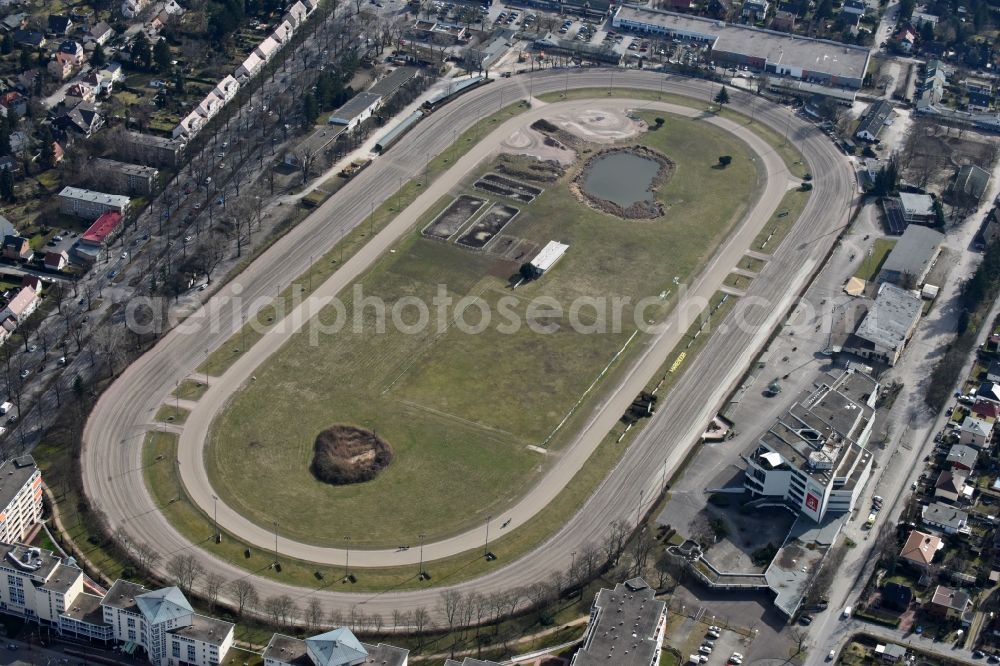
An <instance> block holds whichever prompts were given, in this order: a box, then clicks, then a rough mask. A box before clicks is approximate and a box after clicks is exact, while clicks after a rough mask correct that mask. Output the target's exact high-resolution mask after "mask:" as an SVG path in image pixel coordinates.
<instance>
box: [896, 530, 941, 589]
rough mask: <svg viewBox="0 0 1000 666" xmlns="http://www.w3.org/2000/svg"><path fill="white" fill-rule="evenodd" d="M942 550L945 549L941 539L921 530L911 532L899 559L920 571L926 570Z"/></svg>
mask: <svg viewBox="0 0 1000 666" xmlns="http://www.w3.org/2000/svg"><path fill="white" fill-rule="evenodd" d="M942 548H944V542H943V541H942V540H941V537H939V536H935V535H933V534H927V533H926V532H921V531H919V530H911V531H910V535H909V536H908V537H907V538H906V543H904V544H903V548H902V550H900V551H899V557H900V559H903V560H906V562H908V563H909V564H912V565H914V566H916V567H918V568H920V569H926V568H927V567H929V566H930V565H931V563H933V562H934V556H935V555H937V552H938V551H939V550H941V549H942ZM907 589H909V588H907Z"/></svg>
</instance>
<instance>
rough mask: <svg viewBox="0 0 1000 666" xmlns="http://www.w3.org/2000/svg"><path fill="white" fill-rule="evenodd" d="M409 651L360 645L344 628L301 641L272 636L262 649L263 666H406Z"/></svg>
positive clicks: (387, 646) (366, 644) (280, 635)
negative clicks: (376, 665) (375, 665)
mask: <svg viewBox="0 0 1000 666" xmlns="http://www.w3.org/2000/svg"><path fill="white" fill-rule="evenodd" d="M409 654H410V653H409V650H405V649H403V648H398V647H395V646H392V645H385V644H383V643H379V644H378V645H370V644H368V643H362V642H361V641H360V640H358V638H357V637H356V636H355V635H354V634H353V633H352V632H351V630H350V629H348V628H347V627H340V628H338V629H334V630H332V631H328V632H325V633H323V634H319V635H317V636H313V637H311V638H307V639H305V640H302V639H301V638H294V637H292V636H286V635H284V634H274V635H273V636H272V637H271V640H270V642H268V644H267V647H266V648H265V649H264V666H369V665H374V664H378V665H379V666H406V665H407V663H408V662H409Z"/></svg>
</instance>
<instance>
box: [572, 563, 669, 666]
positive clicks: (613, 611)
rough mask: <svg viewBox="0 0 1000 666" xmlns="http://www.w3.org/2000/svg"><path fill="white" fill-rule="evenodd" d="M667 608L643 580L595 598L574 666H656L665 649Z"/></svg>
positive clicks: (617, 586) (604, 592)
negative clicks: (664, 636) (612, 665)
mask: <svg viewBox="0 0 1000 666" xmlns="http://www.w3.org/2000/svg"><path fill="white" fill-rule="evenodd" d="M666 617H667V605H666V603H664V602H662V601H658V600H657V599H656V592H655V591H654V590H653V588H651V587H649V585H647V584H646V581H644V580H643V579H641V578H633V579H631V580H627V581H625V582H624V583H618V584H617V585H615V589H613V590H609V589H607V588H604V589H602V590H601V591H600V592H598V593H597V596H596V597H594V605H593V606H592V607H591V609H590V621H589V622H588V623H587V632H586V634H585V635H584V637H583V646H582V647H581V648H580V649H579V650H578V651H577V653H576V654H575V655H573V661H571V662H570V664H571V666H598V665H600V666H606V665H607V664H615V666H656V664H658V663H659V661H660V652H661V650H662V649H663V633H664V630H665V628H666Z"/></svg>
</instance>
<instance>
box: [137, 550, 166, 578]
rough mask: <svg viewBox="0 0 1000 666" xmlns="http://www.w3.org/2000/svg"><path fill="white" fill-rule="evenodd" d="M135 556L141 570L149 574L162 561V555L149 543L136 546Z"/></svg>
mask: <svg viewBox="0 0 1000 666" xmlns="http://www.w3.org/2000/svg"><path fill="white" fill-rule="evenodd" d="M133 555H134V556H135V562H136V565H137V566H138V567H139V570H140V571H142V572H143V573H147V574H148V573H149V572H150V571H152V570H153V569H155V568H156V565H157V563H159V561H160V553H159V552H157V550H156V549H155V548H153V547H152V546H150V545H149V544H147V543H137V544H135V546H134V550H133Z"/></svg>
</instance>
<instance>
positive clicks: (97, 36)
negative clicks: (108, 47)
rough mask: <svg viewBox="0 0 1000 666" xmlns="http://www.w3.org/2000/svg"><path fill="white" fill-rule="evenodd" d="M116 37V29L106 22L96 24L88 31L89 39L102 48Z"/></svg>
mask: <svg viewBox="0 0 1000 666" xmlns="http://www.w3.org/2000/svg"><path fill="white" fill-rule="evenodd" d="M114 36H115V31H114V28H112V27H111V26H110V25H108V24H107V23H105V22H104V21H100V22H98V23H96V24H94V25H93V26H91V28H90V29H89V30H87V39H89V40H90V41H92V42H94V43H95V44H98V45H100V46H104V45H105V44H107V43H108V42H109V41H110V40H111V38H112V37H114Z"/></svg>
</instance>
